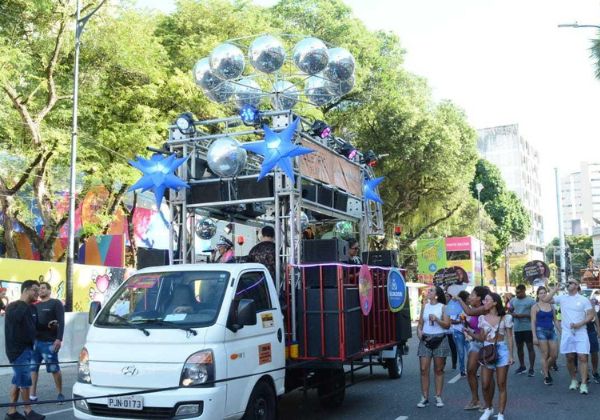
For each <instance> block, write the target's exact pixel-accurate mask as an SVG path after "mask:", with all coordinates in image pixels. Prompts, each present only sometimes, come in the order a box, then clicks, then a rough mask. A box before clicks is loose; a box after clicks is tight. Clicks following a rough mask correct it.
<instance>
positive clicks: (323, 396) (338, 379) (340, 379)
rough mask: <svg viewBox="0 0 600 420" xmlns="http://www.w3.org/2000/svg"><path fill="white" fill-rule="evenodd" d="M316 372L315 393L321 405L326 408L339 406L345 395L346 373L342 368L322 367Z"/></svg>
mask: <svg viewBox="0 0 600 420" xmlns="http://www.w3.org/2000/svg"><path fill="white" fill-rule="evenodd" d="M318 372H319V373H318V381H319V385H318V386H317V395H318V396H319V403H320V404H321V407H323V408H326V409H333V408H337V407H339V406H340V405H342V403H343V402H344V397H345V396H346V373H345V372H344V368H338V369H323V370H319V371H318Z"/></svg>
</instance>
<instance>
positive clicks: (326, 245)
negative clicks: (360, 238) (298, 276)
mask: <svg viewBox="0 0 600 420" xmlns="http://www.w3.org/2000/svg"><path fill="white" fill-rule="evenodd" d="M347 255H348V242H346V241H344V240H343V239H339V238H335V239H304V240H303V241H302V256H301V262H302V263H304V264H326V263H336V262H344V261H346V259H347V258H348V257H347ZM303 270H304V274H305V276H304V279H305V282H306V287H321V283H320V280H319V279H320V277H321V276H322V278H323V287H337V271H338V267H337V266H335V265H334V266H320V267H307V268H304V269H303Z"/></svg>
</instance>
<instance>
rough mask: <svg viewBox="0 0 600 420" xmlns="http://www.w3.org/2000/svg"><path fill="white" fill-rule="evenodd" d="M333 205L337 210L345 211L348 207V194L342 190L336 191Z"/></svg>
mask: <svg viewBox="0 0 600 420" xmlns="http://www.w3.org/2000/svg"><path fill="white" fill-rule="evenodd" d="M333 207H334V208H335V209H336V210H340V211H343V212H345V211H346V210H347V209H348V195H347V194H345V193H343V192H341V191H334V193H333Z"/></svg>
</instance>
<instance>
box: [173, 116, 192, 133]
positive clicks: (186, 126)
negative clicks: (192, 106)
mask: <svg viewBox="0 0 600 420" xmlns="http://www.w3.org/2000/svg"><path fill="white" fill-rule="evenodd" d="M175 125H176V126H177V129H178V130H179V132H181V134H194V133H196V126H195V124H194V114H192V113H191V112H184V113H183V114H181V115H179V116H178V117H177V119H176V120H175Z"/></svg>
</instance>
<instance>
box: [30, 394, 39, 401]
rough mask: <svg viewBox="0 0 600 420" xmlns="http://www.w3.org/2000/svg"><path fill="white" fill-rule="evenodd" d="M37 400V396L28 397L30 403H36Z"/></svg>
mask: <svg viewBox="0 0 600 420" xmlns="http://www.w3.org/2000/svg"><path fill="white" fill-rule="evenodd" d="M37 400H38V397H37V395H30V396H29V401H31V402H36V401H37Z"/></svg>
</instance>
